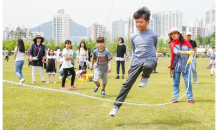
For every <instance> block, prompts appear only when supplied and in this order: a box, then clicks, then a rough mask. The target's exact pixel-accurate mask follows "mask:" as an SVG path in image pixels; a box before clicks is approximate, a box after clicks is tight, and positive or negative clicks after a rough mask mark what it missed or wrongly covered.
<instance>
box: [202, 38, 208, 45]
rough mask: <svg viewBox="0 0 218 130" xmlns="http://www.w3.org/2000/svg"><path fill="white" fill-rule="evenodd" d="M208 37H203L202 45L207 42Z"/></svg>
mask: <svg viewBox="0 0 218 130" xmlns="http://www.w3.org/2000/svg"><path fill="white" fill-rule="evenodd" d="M207 42H208V41H207V37H203V41H202V45H203V46H205V45H206V44H207Z"/></svg>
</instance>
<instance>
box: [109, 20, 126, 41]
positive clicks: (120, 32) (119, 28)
mask: <svg viewBox="0 0 218 130" xmlns="http://www.w3.org/2000/svg"><path fill="white" fill-rule="evenodd" d="M126 23H127V21H123V20H122V19H120V20H117V21H114V22H113V23H112V40H114V39H116V38H118V37H122V38H125V24H126Z"/></svg>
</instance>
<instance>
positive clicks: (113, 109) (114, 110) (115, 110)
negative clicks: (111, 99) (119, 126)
mask: <svg viewBox="0 0 218 130" xmlns="http://www.w3.org/2000/svg"><path fill="white" fill-rule="evenodd" d="M118 110H119V108H118V107H117V106H113V108H112V110H111V112H110V113H109V116H114V117H115V116H116V115H117V112H118Z"/></svg>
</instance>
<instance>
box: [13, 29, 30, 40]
mask: <svg viewBox="0 0 218 130" xmlns="http://www.w3.org/2000/svg"><path fill="white" fill-rule="evenodd" d="M26 35H27V29H21V28H20V27H17V28H16V31H15V36H16V38H18V39H20V38H22V37H24V38H26Z"/></svg>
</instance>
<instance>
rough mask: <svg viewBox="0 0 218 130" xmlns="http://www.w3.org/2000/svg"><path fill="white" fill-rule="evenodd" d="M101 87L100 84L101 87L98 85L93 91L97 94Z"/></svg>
mask: <svg viewBox="0 0 218 130" xmlns="http://www.w3.org/2000/svg"><path fill="white" fill-rule="evenodd" d="M99 87H100V84H99V85H96V86H95V88H94V89H93V92H94V93H96V92H97V91H98V88H99Z"/></svg>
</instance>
